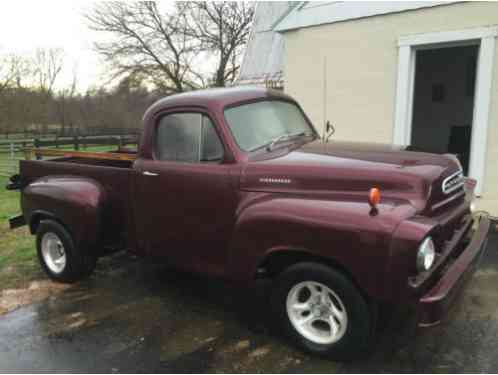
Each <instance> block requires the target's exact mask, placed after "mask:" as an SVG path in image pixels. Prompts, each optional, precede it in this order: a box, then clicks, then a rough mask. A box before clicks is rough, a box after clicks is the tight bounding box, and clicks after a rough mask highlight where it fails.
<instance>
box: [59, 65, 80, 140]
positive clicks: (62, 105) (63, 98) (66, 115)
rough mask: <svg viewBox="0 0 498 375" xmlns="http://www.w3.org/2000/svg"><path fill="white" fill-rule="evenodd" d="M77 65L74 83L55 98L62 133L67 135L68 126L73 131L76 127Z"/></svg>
mask: <svg viewBox="0 0 498 375" xmlns="http://www.w3.org/2000/svg"><path fill="white" fill-rule="evenodd" d="M77 71H78V69H77V64H74V65H73V71H72V81H71V84H70V85H69V87H65V88H63V89H61V90H59V91H58V92H57V96H56V98H55V112H56V113H57V118H58V123H59V125H60V126H61V133H62V134H65V131H66V126H67V125H69V127H70V128H71V129H72V128H73V126H74V122H75V121H74V117H75V111H74V108H73V107H74V105H73V104H74V103H73V102H74V97H75V95H76V86H77V82H78V80H77Z"/></svg>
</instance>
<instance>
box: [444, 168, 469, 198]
mask: <svg viewBox="0 0 498 375" xmlns="http://www.w3.org/2000/svg"><path fill="white" fill-rule="evenodd" d="M455 177H458V178H459V180H460V181H459V182H457V183H456V184H454V185H450V186H449V187H446V185H447V184H448V181H450V180H452V179H453V178H455ZM464 183H465V180H464V178H463V170H461V169H460V170H458V171H457V172H455V173H453V174H452V175H450V176H448V177H446V178H445V179H444V180H443V184H442V186H441V188H442V190H443V193H444V194H449V193H451V192H452V191H455V190H456V189H458V188H459V187H461V186H463V185H464Z"/></svg>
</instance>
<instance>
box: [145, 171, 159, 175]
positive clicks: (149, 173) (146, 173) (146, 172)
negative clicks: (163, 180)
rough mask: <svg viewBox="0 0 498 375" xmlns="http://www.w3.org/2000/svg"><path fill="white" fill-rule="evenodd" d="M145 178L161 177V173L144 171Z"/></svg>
mask: <svg viewBox="0 0 498 375" xmlns="http://www.w3.org/2000/svg"><path fill="white" fill-rule="evenodd" d="M142 174H143V175H144V176H159V173H153V172H149V171H143V173H142Z"/></svg>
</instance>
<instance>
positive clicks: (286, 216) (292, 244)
mask: <svg viewBox="0 0 498 375" xmlns="http://www.w3.org/2000/svg"><path fill="white" fill-rule="evenodd" d="M252 201H253V203H250V204H248V205H246V206H245V208H243V209H241V210H240V212H239V214H238V218H237V222H236V226H235V233H234V236H233V241H232V243H231V251H230V256H229V260H228V268H227V269H228V272H230V277H231V278H233V279H235V280H237V281H240V282H249V281H250V280H252V279H254V277H255V275H256V274H257V270H258V267H259V265H261V264H264V262H265V260H266V259H268V257H269V256H274V255H275V254H277V253H282V254H283V253H286V252H292V251H298V252H299V254H301V256H302V255H303V254H309V256H310V258H314V259H324V260H325V261H326V262H327V263H328V264H334V265H337V267H339V268H341V269H343V270H345V271H346V273H348V274H349V275H350V277H352V278H353V280H354V281H355V282H356V283H357V285H359V286H360V287H361V289H362V290H363V291H364V292H365V293H366V294H368V295H371V296H375V297H382V289H383V286H384V280H385V270H386V266H387V264H388V262H387V258H388V257H389V255H390V254H389V249H390V241H391V236H392V233H393V232H394V230H395V229H396V227H397V225H398V224H399V222H400V221H401V220H403V219H404V218H405V217H407V216H409V215H412V214H413V212H414V208H413V207H412V206H410V205H409V204H407V203H404V204H401V203H399V202H398V203H392V202H391V203H390V202H383V203H382V204H380V205H379V206H378V211H377V212H376V213H375V214H373V213H372V211H371V208H370V206H369V204H368V203H367V202H366V200H365V201H358V200H354V199H348V200H346V199H345V200H334V201H332V200H330V199H323V200H321V199H305V198H303V197H285V196H278V197H275V196H272V195H268V196H266V197H265V198H262V199H254V200H252Z"/></svg>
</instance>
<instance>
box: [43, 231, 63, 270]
mask: <svg viewBox="0 0 498 375" xmlns="http://www.w3.org/2000/svg"><path fill="white" fill-rule="evenodd" d="M41 253H42V257H43V261H44V262H45V264H46V265H47V267H48V269H49V270H50V271H52V272H53V273H61V272H62V271H63V270H64V268H65V267H66V251H65V250H64V245H63V244H62V241H61V240H60V238H59V236H57V235H56V234H55V233H53V232H47V233H45V234H44V235H43V237H42V240H41Z"/></svg>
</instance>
